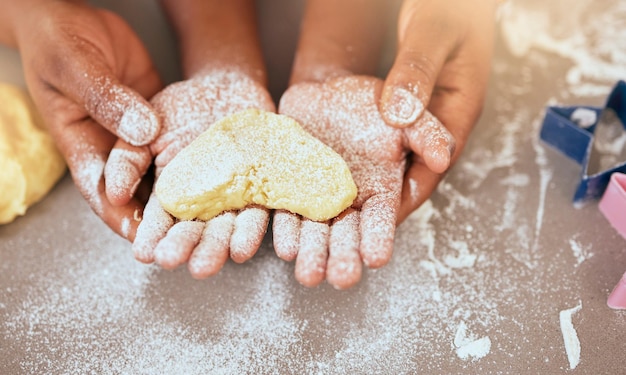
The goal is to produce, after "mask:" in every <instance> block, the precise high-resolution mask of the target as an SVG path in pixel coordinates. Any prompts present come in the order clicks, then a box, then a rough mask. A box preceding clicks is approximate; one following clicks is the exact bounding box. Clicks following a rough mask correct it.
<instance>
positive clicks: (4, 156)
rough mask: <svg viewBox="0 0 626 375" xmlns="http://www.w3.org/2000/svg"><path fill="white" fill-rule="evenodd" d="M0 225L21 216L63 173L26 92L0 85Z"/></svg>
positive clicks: (51, 143)
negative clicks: (0, 104)
mask: <svg viewBox="0 0 626 375" xmlns="http://www.w3.org/2000/svg"><path fill="white" fill-rule="evenodd" d="M0 103H2V106H1V107H0V192H2V193H1V194H0V224H6V223H9V222H11V221H13V220H14V219H15V218H16V217H17V216H20V215H24V213H26V209H27V208H28V207H30V206H31V205H32V204H34V203H36V202H37V201H39V200H40V199H41V198H42V197H43V196H45V195H46V194H47V193H48V191H50V189H51V188H52V187H53V186H54V184H55V183H56V182H57V181H58V180H59V178H61V176H62V175H63V174H64V172H65V162H64V160H63V157H62V156H61V154H60V153H59V151H58V150H57V149H56V147H55V145H54V141H53V140H52V138H51V137H50V135H49V134H48V133H47V132H46V130H45V127H44V126H43V121H42V119H41V117H40V116H39V114H38V113H37V110H36V109H35V106H34V104H33V102H32V100H31V99H30V97H29V96H28V94H27V93H26V91H25V90H23V89H21V88H19V87H17V86H13V85H9V84H5V83H0Z"/></svg>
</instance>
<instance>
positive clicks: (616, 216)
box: [598, 173, 626, 309]
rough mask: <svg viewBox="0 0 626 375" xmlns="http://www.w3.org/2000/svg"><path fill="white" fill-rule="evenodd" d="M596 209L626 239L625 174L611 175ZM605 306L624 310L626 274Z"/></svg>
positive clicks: (625, 302)
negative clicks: (598, 209)
mask: <svg viewBox="0 0 626 375" xmlns="http://www.w3.org/2000/svg"><path fill="white" fill-rule="evenodd" d="M598 207H599V208H600V212H602V214H603V215H604V217H606V218H607V220H608V221H609V223H611V226H612V227H613V228H615V230H617V232H618V233H619V234H620V235H621V236H622V237H624V238H625V239H626V174H624V173H613V174H612V175H611V180H610V181H609V185H608V187H607V188H606V191H605V192H604V195H603V196H602V199H601V200H600V203H599V205H598ZM607 305H608V306H609V307H610V308H612V309H626V273H625V274H624V276H622V278H621V280H620V281H619V282H618V283H617V285H616V286H615V288H614V289H613V291H612V292H611V294H610V295H609V298H608V299H607Z"/></svg>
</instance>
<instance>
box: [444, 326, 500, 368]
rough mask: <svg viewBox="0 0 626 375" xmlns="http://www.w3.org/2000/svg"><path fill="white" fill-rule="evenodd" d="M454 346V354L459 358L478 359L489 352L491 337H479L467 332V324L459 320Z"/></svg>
mask: <svg viewBox="0 0 626 375" xmlns="http://www.w3.org/2000/svg"><path fill="white" fill-rule="evenodd" d="M453 344H454V348H455V350H456V355H457V356H458V357H459V358H461V359H474V360H477V359H480V358H483V357H484V356H486V355H487V354H489V351H490V350H491V339H490V338H489V336H483V337H481V338H479V339H477V338H476V336H475V335H474V334H472V333H468V331H467V325H466V324H465V322H463V321H461V323H459V327H458V328H457V330H456V334H455V335H454V341H453Z"/></svg>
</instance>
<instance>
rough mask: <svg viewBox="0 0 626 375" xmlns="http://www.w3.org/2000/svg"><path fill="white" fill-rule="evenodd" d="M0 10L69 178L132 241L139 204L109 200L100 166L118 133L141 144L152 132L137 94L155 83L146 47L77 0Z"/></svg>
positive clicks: (154, 125) (110, 17)
mask: <svg viewBox="0 0 626 375" xmlns="http://www.w3.org/2000/svg"><path fill="white" fill-rule="evenodd" d="M20 7H22V8H20ZM3 12H10V15H9V16H10V18H11V20H12V21H13V22H12V23H11V25H13V28H12V29H11V33H9V34H10V36H9V35H8V34H7V33H3V41H4V42H5V43H7V44H9V45H14V46H16V47H18V48H19V51H20V54H21V58H22V62H23V66H24V73H25V78H26V82H27V85H28V88H29V91H30V93H31V95H32V97H33V99H34V101H35V103H36V105H37V107H38V109H39V111H40V112H41V114H42V116H43V118H44V120H45V122H46V123H47V125H48V127H49V130H50V133H51V134H52V136H53V137H54V139H55V140H56V143H57V146H58V147H59V149H60V151H61V152H62V154H63V155H64V157H65V159H66V161H67V163H68V166H69V169H70V171H71V173H72V176H73V178H74V182H75V183H76V185H77V187H78V189H79V190H80V192H81V194H82V195H83V196H84V197H85V199H86V200H87V202H88V203H89V205H90V206H91V208H92V209H93V210H94V211H95V212H96V213H97V214H98V215H99V216H100V217H101V218H102V219H103V220H104V221H105V222H106V224H107V225H108V226H110V227H111V228H112V229H113V230H114V231H115V232H117V233H118V234H120V235H122V236H124V237H126V238H129V239H132V238H133V237H134V232H135V227H136V225H137V224H136V221H135V220H133V215H134V214H135V210H141V208H142V206H143V205H142V204H141V203H140V202H139V201H137V200H136V199H134V198H133V199H131V198H132V197H129V199H128V200H127V201H126V202H124V204H123V205H120V206H114V205H112V204H111V203H110V202H109V201H108V200H107V198H106V196H105V188H104V178H103V170H104V166H105V162H106V161H107V158H108V157H109V152H110V151H111V149H112V147H113V145H114V143H115V142H116V141H117V140H118V138H119V139H121V140H124V141H125V142H128V143H129V144H133V145H144V144H147V143H149V142H151V141H152V140H153V139H154V138H155V137H156V136H157V134H158V132H159V128H160V125H159V121H158V118H157V115H156V112H155V111H154V110H153V109H152V107H151V106H150V105H149V103H148V102H147V101H146V100H145V99H144V98H146V97H151V96H152V95H154V94H155V93H156V92H158V90H159V89H160V88H161V82H160V79H159V77H158V75H157V72H156V70H155V69H154V66H153V65H152V62H151V61H150V58H149V56H148V53H147V51H146V50H145V48H144V46H143V45H142V43H141V42H140V40H139V38H138V37H137V36H136V35H135V33H134V32H133V31H132V30H131V28H130V27H129V26H128V25H127V24H126V23H125V22H124V21H123V20H122V19H121V18H120V17H118V16H117V15H115V14H113V13H111V12H108V11H104V10H97V9H94V8H91V7H89V6H87V5H84V4H81V3H80V2H65V1H40V2H35V1H25V2H15V3H11V5H10V6H8V7H7V9H3ZM7 15H8V14H5V16H7ZM5 31H6V29H5ZM117 167H118V168H121V169H123V168H125V167H126V166H125V165H118V166H117Z"/></svg>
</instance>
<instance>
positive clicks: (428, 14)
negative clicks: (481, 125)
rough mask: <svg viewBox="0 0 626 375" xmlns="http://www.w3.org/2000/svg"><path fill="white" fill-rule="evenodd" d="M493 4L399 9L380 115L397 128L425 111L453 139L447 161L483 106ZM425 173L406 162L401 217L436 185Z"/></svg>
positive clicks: (461, 2)
mask: <svg viewBox="0 0 626 375" xmlns="http://www.w3.org/2000/svg"><path fill="white" fill-rule="evenodd" d="M495 9H496V1H495V0H477V1H465V0H452V1H425V0H404V1H403V4H402V8H401V10H400V15H399V19H398V34H397V35H398V50H397V53H396V58H395V61H394V64H393V67H392V68H391V70H390V71H389V73H388V75H387V77H386V79H385V85H384V88H383V90H382V93H381V100H380V110H381V114H382V116H383V118H384V119H385V121H386V122H387V123H388V124H390V125H392V126H395V127H398V128H402V127H405V126H410V125H411V124H413V123H414V122H415V120H416V119H417V118H418V117H419V116H420V115H421V114H422V113H423V112H424V110H425V109H426V108H427V109H428V110H429V111H430V112H432V114H433V115H435V116H436V117H437V118H438V119H439V120H441V122H442V123H443V124H445V126H446V128H447V129H448V130H449V131H450V133H452V135H453V136H454V138H455V139H456V141H457V149H456V152H455V154H454V155H453V157H452V159H453V161H454V160H455V159H456V158H457V157H458V155H459V154H460V152H461V150H462V148H463V146H464V145H465V142H466V140H467V138H468V136H469V134H470V132H471V130H472V128H473V126H474V124H475V123H476V121H477V120H478V117H479V115H480V113H481V111H482V107H483V103H484V98H485V92H486V89H487V79H488V76H489V72H490V67H491V56H492V48H493V39H494V27H495ZM431 172H436V171H434V170H431V171H429V170H428V169H427V168H426V167H425V166H424V165H423V164H422V163H419V162H418V163H410V165H409V166H408V169H407V173H406V176H405V180H404V189H403V196H402V205H401V209H400V215H399V220H400V221H402V220H404V218H406V216H408V215H409V214H410V213H411V212H412V211H413V210H415V209H416V208H417V207H419V206H420V205H421V204H422V203H423V202H424V201H425V200H426V199H427V198H428V197H429V196H430V193H431V192H432V191H433V190H434V188H435V187H436V185H437V183H438V182H439V180H440V178H441V176H439V175H438V174H436V173H431ZM411 186H418V188H419V191H416V190H415V189H412V188H411ZM411 192H413V194H411ZM415 192H417V194H415Z"/></svg>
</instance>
